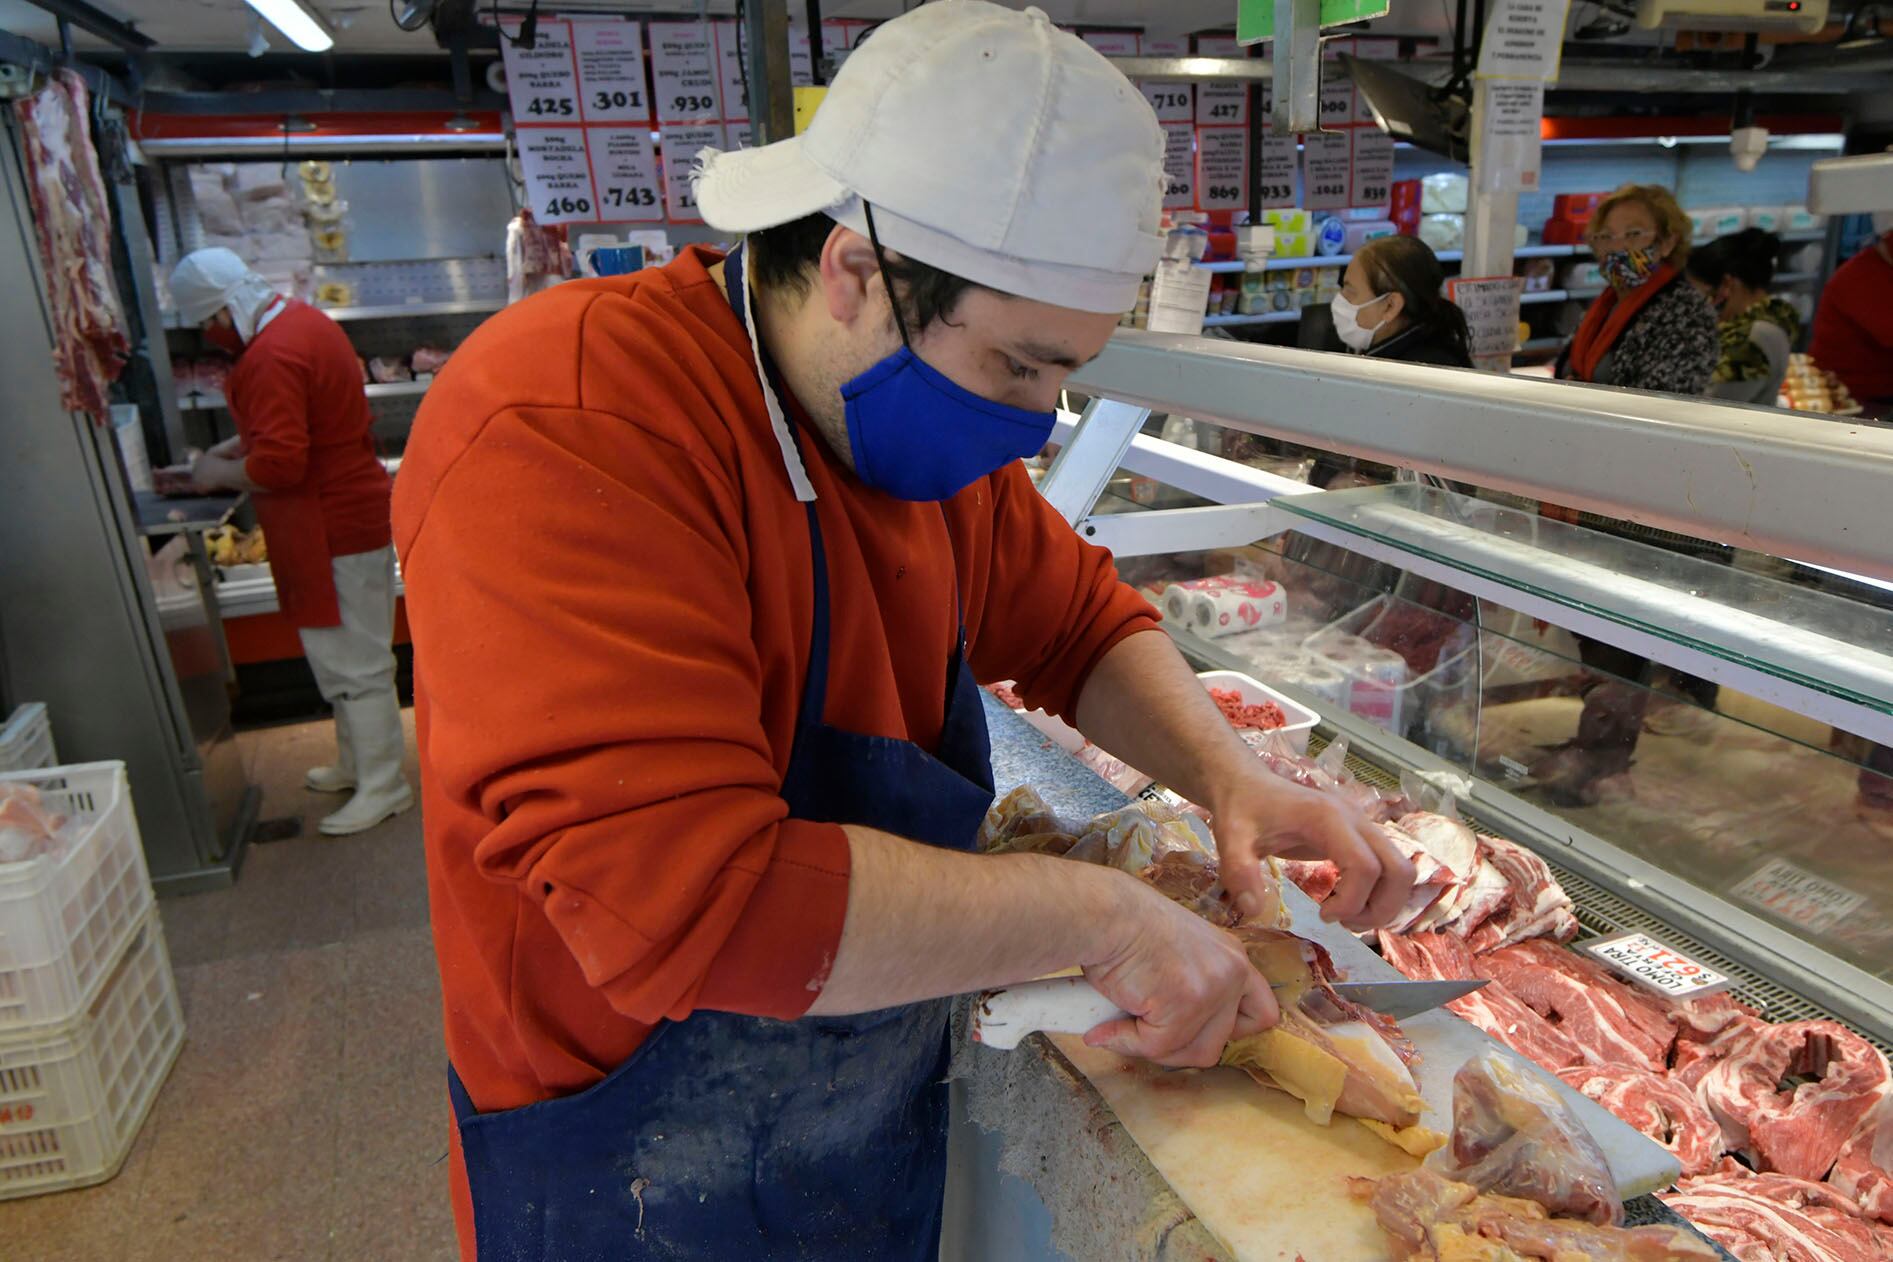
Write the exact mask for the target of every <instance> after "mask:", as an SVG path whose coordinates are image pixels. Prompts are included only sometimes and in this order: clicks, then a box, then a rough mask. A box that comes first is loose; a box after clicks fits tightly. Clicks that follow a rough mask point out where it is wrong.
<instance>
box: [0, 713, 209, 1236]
mask: <svg viewBox="0 0 1893 1262" xmlns="http://www.w3.org/2000/svg"><path fill="white" fill-rule="evenodd" d="M23 803H31V804H32V808H33V814H32V816H31V818H32V819H33V820H35V821H37V822H40V823H43V822H44V821H46V820H47V819H56V818H58V817H61V816H63V817H64V822H63V823H62V824H60V825H59V826H58V827H57V829H56V830H55V831H54V833H53V836H54V838H55V840H54V841H53V842H52V843H51V844H48V845H41V846H38V847H36V848H37V849H38V850H40V851H42V852H41V853H36V854H34V855H33V856H32V857H30V858H26V859H16V860H15V861H13V862H0V1200H6V1199H11V1198H13V1197H19V1196H31V1195H34V1194H36V1193H40V1192H52V1191H58V1190H60V1189H63V1188H73V1187H83V1186H85V1185H86V1184H89V1183H98V1182H101V1181H103V1180H105V1179H109V1178H111V1177H112V1175H114V1174H116V1173H117V1172H118V1168H119V1166H120V1165H121V1164H123V1162H124V1160H125V1154H126V1153H127V1152H128V1151H130V1149H131V1144H132V1140H133V1139H134V1138H135V1137H136V1136H137V1134H138V1128H139V1127H140V1126H142V1125H143V1124H144V1120H145V1116H146V1115H147V1114H148V1113H149V1112H150V1110H151V1105H152V1102H153V1101H154V1100H156V1099H157V1095H158V1088H159V1087H160V1086H161V1085H162V1084H163V1082H164V1078H165V1075H166V1074H167V1073H168V1072H169V1071H170V1068H171V1065H172V1063H173V1062H175V1061H176V1059H177V1054H178V1049H179V1048H181V1047H182V1046H183V1044H184V1013H183V1009H182V1008H181V1007H180V1006H179V1004H178V996H177V984H176V982H175V981H174V980H173V979H172V976H171V962H170V958H169V956H168V955H167V954H166V953H165V948H164V932H163V928H162V926H161V925H160V923H159V920H158V914H157V907H156V903H155V902H154V900H153V898H152V893H151V878H150V876H149V874H148V873H147V872H146V870H145V852H144V846H143V844H142V843H141V842H140V840H139V836H138V822H137V819H136V818H135V817H134V815H133V813H132V805H131V790H130V788H129V785H128V784H127V782H126V779H125V764H123V763H119V762H102V763H80V764H74V765H71V766H59V765H57V763H56V761H55V755H54V751H53V744H52V734H51V728H50V727H49V726H48V724H47V720H46V711H45V707H44V706H40V705H27V706H22V707H21V708H20V709H19V710H18V711H16V712H15V713H14V714H13V716H12V717H11V718H10V719H9V720H8V721H7V722H6V723H5V724H4V725H0V842H4V841H5V840H6V839H7V831H6V830H7V829H8V828H20V827H22V825H23V824H24V827H25V828H27V829H29V830H30V829H31V828H32V827H33V826H34V825H33V824H31V823H25V822H24V821H26V820H27V818H28V816H27V815H26V814H25V813H24V812H21V813H20V814H18V815H16V817H15V819H14V821H13V822H11V823H10V822H9V819H8V811H9V804H11V805H12V806H13V808H14V809H15V811H21V807H22V804H23ZM14 840H15V841H17V840H18V836H16V837H15V838H14Z"/></svg>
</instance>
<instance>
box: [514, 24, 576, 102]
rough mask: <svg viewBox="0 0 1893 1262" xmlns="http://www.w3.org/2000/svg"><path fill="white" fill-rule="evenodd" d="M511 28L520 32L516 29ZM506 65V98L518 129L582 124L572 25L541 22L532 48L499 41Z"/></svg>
mask: <svg viewBox="0 0 1893 1262" xmlns="http://www.w3.org/2000/svg"><path fill="white" fill-rule="evenodd" d="M512 29H513V30H514V31H515V32H517V29H518V28H517V27H516V26H514V27H512ZM500 56H501V58H502V59H503V60H504V61H505V63H506V95H507V99H508V101H509V102H510V104H511V105H512V108H513V123H514V125H515V126H521V127H524V126H531V125H534V124H545V125H548V126H554V127H556V126H559V125H562V124H566V123H576V122H579V121H581V119H582V118H583V115H581V114H580V113H579V107H578V64H577V63H576V62H575V61H574V60H573V58H572V24H571V23H569V22H556V21H549V22H541V23H540V24H539V38H538V39H536V40H535V41H534V42H533V46H532V47H531V48H520V47H519V46H518V45H516V44H514V43H513V42H512V41H511V40H509V39H502V40H501V41H500Z"/></svg>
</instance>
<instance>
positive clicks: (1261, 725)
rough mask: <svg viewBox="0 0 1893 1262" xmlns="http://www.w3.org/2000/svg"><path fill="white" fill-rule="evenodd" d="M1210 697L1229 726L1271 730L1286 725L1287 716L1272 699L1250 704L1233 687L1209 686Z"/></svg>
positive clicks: (1262, 730) (1261, 730) (1260, 730)
mask: <svg viewBox="0 0 1893 1262" xmlns="http://www.w3.org/2000/svg"><path fill="white" fill-rule="evenodd" d="M1209 695H1210V699H1211V700H1212V701H1214V702H1215V703H1216V708H1217V709H1219V710H1221V711H1222V712H1223V717H1224V718H1226V719H1228V720H1229V726H1231V727H1233V728H1237V729H1242V728H1251V729H1253V730H1255V731H1258V732H1267V731H1272V730H1273V729H1275V728H1278V727H1286V726H1288V716H1287V715H1286V714H1283V713H1282V707H1281V706H1278V705H1276V704H1275V703H1274V702H1273V701H1263V702H1260V703H1258V704H1250V703H1249V702H1247V701H1244V700H1243V699H1242V694H1241V693H1240V692H1237V691H1236V690H1235V689H1234V688H1211V689H1210V690H1209Z"/></svg>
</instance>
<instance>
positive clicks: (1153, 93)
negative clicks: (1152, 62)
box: [1137, 83, 1196, 123]
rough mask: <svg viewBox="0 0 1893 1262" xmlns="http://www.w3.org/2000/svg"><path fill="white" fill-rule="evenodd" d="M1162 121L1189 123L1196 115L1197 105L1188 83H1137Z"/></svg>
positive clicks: (1158, 118)
mask: <svg viewBox="0 0 1893 1262" xmlns="http://www.w3.org/2000/svg"><path fill="white" fill-rule="evenodd" d="M1137 88H1138V90H1139V91H1140V92H1142V93H1143V94H1144V99H1145V100H1146V101H1149V102H1150V108H1151V109H1152V110H1154V111H1155V112H1156V115H1157V121H1158V122H1160V123H1187V122H1189V121H1191V120H1192V119H1194V118H1195V117H1196V105H1195V103H1194V102H1193V101H1192V100H1191V97H1190V85H1189V84H1187V83H1140V84H1138V85H1137Z"/></svg>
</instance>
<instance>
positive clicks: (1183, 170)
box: [1163, 123, 1196, 210]
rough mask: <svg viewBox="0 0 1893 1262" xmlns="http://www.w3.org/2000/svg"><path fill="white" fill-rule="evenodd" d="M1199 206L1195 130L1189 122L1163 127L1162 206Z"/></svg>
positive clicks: (1177, 208)
mask: <svg viewBox="0 0 1893 1262" xmlns="http://www.w3.org/2000/svg"><path fill="white" fill-rule="evenodd" d="M1195 205H1196V129H1195V128H1194V127H1192V126H1190V125H1189V124H1188V123H1165V124H1164V125H1163V206H1164V209H1165V210H1180V209H1188V208H1190V207H1193V206H1195Z"/></svg>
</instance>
